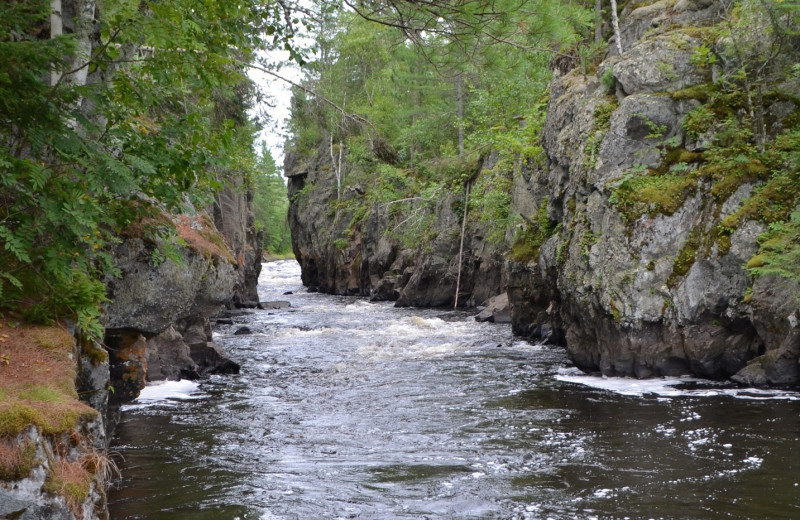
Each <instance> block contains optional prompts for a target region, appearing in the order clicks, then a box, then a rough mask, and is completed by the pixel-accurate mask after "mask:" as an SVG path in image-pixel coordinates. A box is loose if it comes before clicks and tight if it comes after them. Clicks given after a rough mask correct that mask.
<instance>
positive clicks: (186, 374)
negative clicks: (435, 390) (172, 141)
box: [0, 189, 260, 520]
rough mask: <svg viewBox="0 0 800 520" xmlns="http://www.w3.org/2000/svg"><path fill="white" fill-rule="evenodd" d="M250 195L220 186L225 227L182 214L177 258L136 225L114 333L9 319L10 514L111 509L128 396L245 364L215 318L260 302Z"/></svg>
mask: <svg viewBox="0 0 800 520" xmlns="http://www.w3.org/2000/svg"><path fill="white" fill-rule="evenodd" d="M251 200H252V197H249V196H248V194H247V192H246V191H243V190H233V189H231V190H230V192H229V193H224V194H222V195H221V198H220V201H221V202H220V204H219V206H218V207H217V210H216V211H215V214H216V215H215V216H216V220H217V221H218V222H220V227H221V229H222V230H223V232H220V231H219V230H218V229H217V227H216V226H215V225H214V222H212V220H211V218H210V217H208V216H204V215H203V214H200V215H195V216H189V215H182V216H177V217H174V218H173V219H174V224H175V226H176V227H177V229H178V234H179V236H180V237H181V238H182V239H183V242H182V243H183V244H185V245H180V246H178V245H177V244H175V245H174V246H175V250H174V252H175V253H176V255H177V256H176V257H175V258H174V260H173V259H169V258H166V257H164V256H162V255H161V254H160V251H162V250H164V249H166V247H165V246H166V245H165V244H163V243H161V244H157V243H153V242H152V241H149V240H145V239H143V238H141V237H137V236H135V235H136V233H133V234H132V235H131V236H128V237H126V238H125V239H124V240H123V242H122V243H121V244H119V246H118V247H117V250H116V252H115V260H116V263H117V266H118V268H119V269H120V271H121V275H122V276H121V277H120V278H115V279H113V280H109V281H108V289H109V297H110V299H111V303H110V304H109V305H108V308H107V314H106V337H105V341H104V342H105V345H100V344H98V343H95V342H91V341H87V340H83V339H80V338H78V339H77V340H76V338H75V335H74V334H73V333H71V332H70V331H69V330H68V329H67V328H66V327H65V326H54V327H31V326H27V325H23V324H18V323H15V322H13V320H3V321H0V518H6V517H7V518H17V519H22V520H52V519H59V520H73V519H76V518H79V519H82V520H92V519H97V518H107V517H108V513H107V510H106V499H105V490H106V487H107V486H108V484H109V480H110V478H112V477H113V476H114V475H113V471H114V467H115V466H114V464H113V462H112V461H111V460H110V459H109V458H108V456H107V453H106V447H107V443H108V439H109V437H108V435H110V432H111V431H112V430H113V427H114V424H115V423H116V420H117V417H118V412H119V406H120V405H121V404H123V403H125V402H127V401H130V400H132V399H134V398H136V396H137V395H138V394H139V392H140V390H141V389H142V388H144V386H145V384H146V382H147V381H153V380H159V379H178V378H192V379H193V378H199V377H202V376H205V375H207V374H209V373H231V372H238V369H239V367H238V365H237V364H236V363H235V362H233V361H231V360H230V359H228V358H227V357H226V356H225V353H224V352H223V351H222V350H221V348H220V347H219V346H217V345H215V344H214V343H213V341H212V338H211V327H210V325H209V318H210V317H212V316H214V315H215V314H216V313H217V312H218V311H219V310H220V308H222V307H223V306H244V305H252V306H255V305H256V304H257V293H256V281H257V278H258V270H259V269H260V246H259V244H260V241H259V240H258V239H257V237H256V235H255V233H253V232H252V205H251V203H250V202H249V201H251ZM254 258H255V259H258V260H259V261H258V262H257V263H258V265H257V266H255V263H256V261H255V260H254ZM175 260H177V262H176V261H175ZM111 388H113V392H111V391H110V389H111Z"/></svg>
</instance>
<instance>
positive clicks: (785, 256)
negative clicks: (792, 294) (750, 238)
mask: <svg viewBox="0 0 800 520" xmlns="http://www.w3.org/2000/svg"><path fill="white" fill-rule="evenodd" d="M758 243H759V251H758V254H757V255H756V256H754V257H753V258H752V259H751V260H750V261H749V262H748V263H747V269H748V270H749V271H750V272H751V273H753V274H754V275H757V276H760V275H776V276H780V277H783V278H788V279H790V280H794V281H796V282H800V208H797V209H795V211H793V212H792V214H791V217H790V218H789V220H788V221H785V222H774V223H772V224H771V225H770V228H769V231H767V232H766V233H763V234H762V235H761V236H760V237H759V238H758Z"/></svg>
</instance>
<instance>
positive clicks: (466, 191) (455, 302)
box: [453, 181, 471, 309]
mask: <svg viewBox="0 0 800 520" xmlns="http://www.w3.org/2000/svg"><path fill="white" fill-rule="evenodd" d="M470 184H471V183H470V181H467V185H466V186H465V187H464V218H463V219H462V220H461V245H460V246H459V247H458V275H457V276H456V294H455V296H454V297H453V308H454V309H457V308H458V292H459V291H460V290H461V259H462V257H463V255H464V230H465V228H466V227H467V208H468V207H469V187H470Z"/></svg>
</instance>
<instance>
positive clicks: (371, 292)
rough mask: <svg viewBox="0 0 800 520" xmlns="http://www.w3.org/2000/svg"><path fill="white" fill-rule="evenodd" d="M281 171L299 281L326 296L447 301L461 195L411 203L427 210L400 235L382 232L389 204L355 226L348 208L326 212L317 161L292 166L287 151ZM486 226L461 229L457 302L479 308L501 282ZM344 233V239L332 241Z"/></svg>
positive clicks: (324, 177) (389, 221)
mask: <svg viewBox="0 0 800 520" xmlns="http://www.w3.org/2000/svg"><path fill="white" fill-rule="evenodd" d="M321 156H322V157H324V155H322V154H321ZM284 171H285V172H287V173H286V175H287V177H288V178H289V198H290V200H291V201H292V204H291V205H290V206H289V225H290V227H291V230H292V245H293V248H294V252H295V257H296V258H297V260H298V261H299V262H300V265H301V267H302V277H303V284H305V285H307V286H309V287H312V288H314V289H316V290H319V291H322V292H327V293H332V294H352V295H362V296H369V297H370V298H372V299H373V300H392V301H397V305H399V306H423V307H441V306H452V305H453V303H454V300H455V293H456V285H457V282H458V270H459V267H458V253H459V249H460V241H461V224H462V222H461V218H460V215H459V213H460V212H459V211H456V209H454V208H455V207H456V206H457V205H458V204H463V195H461V197H458V196H452V195H447V196H445V197H443V198H441V199H440V200H438V201H436V203H435V204H434V207H433V208H421V207H417V208H412V209H411V210H410V211H411V212H414V211H419V213H425V212H427V214H426V216H427V217H428V219H429V220H427V221H426V225H425V226H424V229H421V230H419V232H418V235H416V236H412V237H406V239H405V240H401V239H399V238H397V237H393V236H391V234H390V233H387V230H389V229H391V228H393V227H396V226H397V225H398V221H397V220H396V217H392V216H391V215H390V211H391V209H392V208H391V203H390V204H378V205H375V206H373V207H371V208H369V209H368V210H367V211H366V215H365V216H364V218H363V220H362V221H360V223H359V224H358V225H355V226H353V225H352V222H353V213H354V211H353V210H343V211H342V212H341V213H340V214H338V215H335V214H334V215H331V214H330V211H329V207H330V203H332V202H335V201H336V196H337V195H336V181H335V178H334V177H333V176H332V174H331V173H330V169H329V168H328V167H327V165H326V163H325V162H324V159H320V160H313V161H308V162H306V163H298V160H297V158H296V157H295V156H293V155H292V154H288V155H287V156H286V161H285V165H284ZM363 196H364V193H363V190H361V189H360V187H356V188H350V189H348V190H346V191H345V193H344V194H343V196H342V198H343V199H344V200H345V201H347V200H351V199H359V198H361V197H363ZM488 227H489V226H487V225H486V224H485V223H484V224H481V223H474V222H471V223H469V225H468V227H467V228H466V232H465V233H464V248H463V255H462V256H463V258H462V262H461V280H460V284H459V299H458V301H459V305H467V306H475V305H478V304H480V303H481V302H483V301H484V300H486V299H487V298H489V297H490V296H493V295H495V294H497V293H498V292H500V290H501V287H502V285H503V272H504V271H503V267H502V265H503V256H502V254H501V252H500V251H499V250H498V249H497V247H495V246H492V245H491V244H490V243H489V241H488V240H487V239H486V235H487V233H488V232H489V230H490V229H487V228H488ZM345 236H347V237H349V238H348V239H347V240H342V239H341V238H339V237H345ZM337 238H338V239H337Z"/></svg>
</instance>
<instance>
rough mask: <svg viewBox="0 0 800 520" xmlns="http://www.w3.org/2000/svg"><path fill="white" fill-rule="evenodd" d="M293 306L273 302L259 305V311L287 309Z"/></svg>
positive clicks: (285, 302) (286, 303) (282, 302)
mask: <svg viewBox="0 0 800 520" xmlns="http://www.w3.org/2000/svg"><path fill="white" fill-rule="evenodd" d="M291 306H292V304H291V303H290V302H287V301H271V302H260V303H259V304H258V308H259V309H273V310H274V309H287V308H289V307H291Z"/></svg>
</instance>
